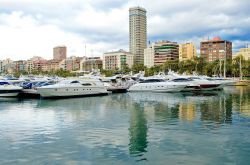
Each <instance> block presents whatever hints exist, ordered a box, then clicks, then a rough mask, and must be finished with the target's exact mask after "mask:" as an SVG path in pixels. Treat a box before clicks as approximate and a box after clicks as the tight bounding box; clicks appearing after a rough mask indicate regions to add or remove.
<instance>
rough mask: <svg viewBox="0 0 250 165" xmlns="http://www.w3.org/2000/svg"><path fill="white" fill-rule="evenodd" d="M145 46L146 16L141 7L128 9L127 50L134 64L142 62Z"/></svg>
mask: <svg viewBox="0 0 250 165" xmlns="http://www.w3.org/2000/svg"><path fill="white" fill-rule="evenodd" d="M145 48H147V16H146V10H145V9H144V8H141V7H133V8H130V9H129V51H130V53H132V54H133V56H134V64H143V63H144V49H145Z"/></svg>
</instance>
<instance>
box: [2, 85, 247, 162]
mask: <svg viewBox="0 0 250 165" xmlns="http://www.w3.org/2000/svg"><path fill="white" fill-rule="evenodd" d="M249 105H250V88H249V86H248V87H247V86H243V87H242V86H237V87H235V86H234V87H232V86H228V87H225V88H224V90H220V91H204V92H199V93H190V92H184V93H181V92H178V93H154V92H128V93H118V94H109V95H107V96H102V97H100V96H96V97H82V98H67V99H56V100H50V99H49V100H48V99H22V98H15V97H12V98H6V97H1V98H0V107H1V109H0V116H1V118H0V132H1V134H0V145H1V150H0V162H1V164H112V163H114V162H116V164H135V163H139V164H140V163H142V164H166V162H168V163H169V164H211V162H217V163H218V164H224V163H228V164H248V162H249V161H250V159H249V156H248V155H249V150H250V148H249V146H250V141H249V136H250V132H249V126H250V125H249V124H250V108H249Z"/></svg>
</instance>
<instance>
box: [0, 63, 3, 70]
mask: <svg viewBox="0 0 250 165" xmlns="http://www.w3.org/2000/svg"><path fill="white" fill-rule="evenodd" d="M2 72H3V61H2V60H0V73H2Z"/></svg>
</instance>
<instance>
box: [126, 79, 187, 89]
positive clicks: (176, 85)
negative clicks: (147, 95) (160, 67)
mask: <svg viewBox="0 0 250 165" xmlns="http://www.w3.org/2000/svg"><path fill="white" fill-rule="evenodd" d="M186 86H187V84H186V83H182V82H173V81H166V80H164V79H160V78H153V77H152V78H144V79H140V81H139V82H138V83H136V84H134V85H132V86H131V87H130V88H129V89H128V90H129V91H130V92H142V91H144V92H147V91H148V92H180V91H182V90H184V88H185V87H186Z"/></svg>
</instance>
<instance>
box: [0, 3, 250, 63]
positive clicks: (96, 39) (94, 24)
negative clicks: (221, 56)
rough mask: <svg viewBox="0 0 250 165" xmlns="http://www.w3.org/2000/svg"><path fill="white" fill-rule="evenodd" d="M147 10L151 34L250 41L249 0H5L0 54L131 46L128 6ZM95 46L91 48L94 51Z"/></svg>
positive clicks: (0, 11)
mask: <svg viewBox="0 0 250 165" xmlns="http://www.w3.org/2000/svg"><path fill="white" fill-rule="evenodd" d="M133 6H141V7H144V8H145V9H146V10H147V18H148V20H147V23H148V40H150V41H151V43H152V42H153V41H156V40H170V41H176V42H179V43H184V42H194V43H195V44H196V46H197V48H198V49H199V42H200V41H201V40H203V39H206V38H208V37H209V38H212V37H214V36H221V38H223V39H226V40H230V41H232V42H233V49H234V51H236V50H237V49H239V48H241V47H245V46H246V44H248V43H250V10H249V6H250V1H249V0H237V1H236V0H209V1H205V0H164V1H163V0H154V1H153V0H128V1H124V0H94V1H93V0H53V1H49V0H36V1H34V0H0V43H1V47H0V59H5V58H7V57H8V58H12V59H14V60H18V59H28V58H31V57H32V56H34V55H37V56H42V57H45V58H46V59H51V58H52V53H53V52H52V49H53V47H54V46H57V45H66V46H67V47H68V56H71V55H76V56H83V55H85V45H86V55H87V56H92V55H94V56H102V54H103V53H104V52H107V51H112V50H117V49H125V50H128V40H129V38H128V32H129V29H128V27H129V24H128V19H129V18H128V9H129V7H133ZM91 52H92V53H91Z"/></svg>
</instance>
